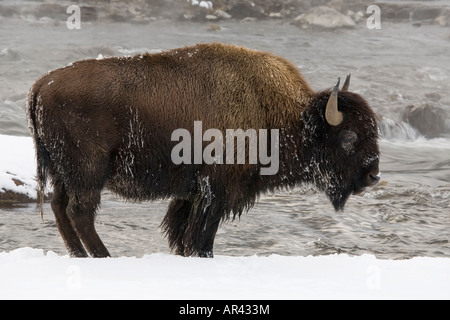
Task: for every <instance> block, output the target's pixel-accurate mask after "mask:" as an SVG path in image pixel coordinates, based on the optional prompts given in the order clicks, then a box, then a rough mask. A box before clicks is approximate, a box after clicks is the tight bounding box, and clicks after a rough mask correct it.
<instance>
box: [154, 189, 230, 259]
mask: <svg viewBox="0 0 450 320" xmlns="http://www.w3.org/2000/svg"><path fill="white" fill-rule="evenodd" d="M222 216H223V206H221V205H220V204H219V203H214V202H211V199H210V198H208V197H207V196H205V195H204V194H200V195H196V196H194V197H192V198H191V199H189V200H180V199H175V200H173V201H172V202H171V203H170V205H169V209H168V211H167V214H166V216H165V217H164V220H163V222H162V225H161V226H162V228H163V231H164V232H165V234H166V236H167V237H168V240H169V245H170V247H171V249H172V250H175V253H176V254H179V255H182V256H186V257H187V256H196V257H202V258H212V257H213V256H214V255H213V246H214V239H215V237H216V233H217V229H218V228H219V224H220V220H221V219H222Z"/></svg>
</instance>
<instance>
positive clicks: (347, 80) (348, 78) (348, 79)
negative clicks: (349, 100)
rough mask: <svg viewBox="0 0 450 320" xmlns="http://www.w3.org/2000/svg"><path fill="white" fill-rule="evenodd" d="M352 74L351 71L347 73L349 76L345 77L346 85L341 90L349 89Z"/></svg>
mask: <svg viewBox="0 0 450 320" xmlns="http://www.w3.org/2000/svg"><path fill="white" fill-rule="evenodd" d="M351 76H352V74H351V73H349V74H348V75H347V78H345V82H344V85H343V86H342V90H341V91H348V87H349V86H350V77H351Z"/></svg>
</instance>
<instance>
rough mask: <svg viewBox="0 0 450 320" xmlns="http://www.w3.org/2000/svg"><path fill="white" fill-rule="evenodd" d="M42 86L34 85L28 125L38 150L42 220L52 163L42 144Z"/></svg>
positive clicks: (38, 193)
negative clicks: (50, 164)
mask: <svg viewBox="0 0 450 320" xmlns="http://www.w3.org/2000/svg"><path fill="white" fill-rule="evenodd" d="M39 88H40V86H37V85H34V86H33V87H32V88H31V90H30V92H29V94H28V100H27V116H28V123H29V127H30V130H31V134H32V136H33V140H34V146H35V149H36V162H37V167H36V168H37V182H38V188H37V197H38V200H39V208H40V212H41V219H43V216H44V197H45V187H46V185H47V177H48V168H49V163H50V154H49V152H48V151H47V149H46V148H45V146H44V143H43V142H42V139H41V135H40V133H42V129H41V127H42V126H41V123H39V122H40V121H42V112H43V110H42V105H40V103H39V101H40V99H39V98H38V95H37V93H38V92H39Z"/></svg>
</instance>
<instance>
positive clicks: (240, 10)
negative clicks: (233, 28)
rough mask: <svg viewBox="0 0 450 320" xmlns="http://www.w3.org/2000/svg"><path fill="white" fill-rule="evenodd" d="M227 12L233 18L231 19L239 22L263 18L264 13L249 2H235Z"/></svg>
mask: <svg viewBox="0 0 450 320" xmlns="http://www.w3.org/2000/svg"><path fill="white" fill-rule="evenodd" d="M228 12H229V13H230V14H231V15H232V16H233V18H236V19H240V20H241V19H244V18H247V17H251V18H263V17H264V11H263V10H262V9H261V8H260V7H259V6H257V5H255V4H254V3H253V2H250V1H242V2H237V3H235V4H233V5H232V6H231V8H230V10H229V11H228Z"/></svg>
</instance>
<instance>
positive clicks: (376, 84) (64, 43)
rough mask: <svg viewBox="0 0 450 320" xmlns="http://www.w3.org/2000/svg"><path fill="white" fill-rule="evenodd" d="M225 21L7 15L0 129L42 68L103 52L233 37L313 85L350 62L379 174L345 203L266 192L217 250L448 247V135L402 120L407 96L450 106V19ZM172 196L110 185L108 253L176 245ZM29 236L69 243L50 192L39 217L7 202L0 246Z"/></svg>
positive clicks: (437, 252) (18, 112)
mask: <svg viewBox="0 0 450 320" xmlns="http://www.w3.org/2000/svg"><path fill="white" fill-rule="evenodd" d="M446 3H448V2H446ZM218 24H219V25H220V27H221V30H218V31H209V30H208V28H207V27H208V25H205V24H196V23H172V22H167V21H162V22H161V21H159V22H152V23H150V24H147V25H132V24H126V23H106V22H86V23H83V24H82V27H81V30H68V29H67V27H66V25H65V23H58V22H55V21H53V20H50V19H41V20H40V21H36V20H35V19H27V18H26V17H25V18H21V19H13V18H9V19H5V18H0V134H9V135H29V130H28V126H27V122H26V116H25V98H26V95H27V92H28V89H29V87H31V85H32V84H33V82H34V81H35V80H36V79H37V78H38V77H39V76H41V75H42V74H44V73H45V72H47V71H49V70H52V69H55V68H58V67H61V66H64V65H67V64H69V63H70V62H72V61H75V60H79V59H86V58H96V57H97V56H98V55H99V54H102V55H103V56H112V55H114V56H116V55H129V54H135V53H142V52H145V51H155V50H164V49H169V48H175V47H181V46H185V45H191V44H195V43H200V42H226V43H233V44H238V45H243V46H246V47H250V48H253V49H259V50H265V51H270V52H273V53H275V54H278V55H281V56H284V57H286V58H287V59H289V60H291V61H293V62H294V63H295V64H296V65H297V66H298V67H299V68H300V69H301V71H302V73H303V75H304V76H305V78H306V79H307V80H308V81H309V83H310V84H311V86H312V87H313V88H315V89H317V90H319V89H325V88H329V87H331V86H332V85H333V84H334V83H335V81H336V78H337V77H344V76H345V75H346V74H347V73H349V72H351V73H352V84H351V87H350V89H351V90H352V91H355V92H357V93H359V94H361V95H363V96H364V97H365V98H366V99H367V100H368V101H369V103H370V104H371V105H372V107H373V109H374V110H375V112H376V113H377V114H378V115H379V116H380V118H382V121H381V123H380V129H381V133H382V134H383V138H382V139H381V141H380V145H381V151H382V155H381V172H382V181H381V182H380V183H379V185H378V186H376V187H375V188H372V189H370V190H367V191H366V192H365V193H363V194H362V195H359V196H352V197H351V198H350V199H349V201H348V202H347V205H346V208H345V210H344V211H343V212H335V211H334V210H333V209H332V207H331V204H330V203H329V201H328V200H327V199H326V198H325V196H324V195H322V194H320V193H317V192H316V191H315V190H314V189H312V188H310V187H308V186H304V187H301V188H297V189H295V190H291V191H284V192H280V193H276V194H273V195H266V196H263V197H261V198H260V199H259V201H258V203H257V205H256V206H255V207H254V208H253V209H252V210H250V211H249V213H248V214H244V215H242V217H241V218H240V219H236V220H235V221H228V222H225V223H224V224H223V225H222V226H221V228H220V229H219V232H218V235H217V238H216V243H215V254H219V255H253V254H259V255H269V254H281V255H319V254H331V253H348V254H355V255H360V254H364V253H371V254H375V255H376V256H377V257H380V258H389V259H400V258H410V257H414V256H431V257H438V256H450V244H449V239H450V138H449V137H448V136H447V137H446V136H443V137H441V138H436V139H425V138H424V137H422V136H421V135H420V134H419V133H418V132H417V131H415V130H414V129H413V128H411V127H410V126H409V125H407V124H406V123H404V122H402V121H401V114H402V112H403V110H404V108H405V107H406V106H408V105H420V104H423V103H426V102H429V99H433V103H434V104H436V105H438V106H439V107H441V108H444V109H449V108H450V59H449V52H450V29H449V28H441V27H438V26H432V25H423V26H421V27H420V28H417V27H414V26H412V25H411V24H409V23H404V24H400V23H397V24H391V23H387V22H386V23H383V24H382V29H381V30H369V29H367V28H366V27H365V25H358V26H357V28H355V29H353V30H335V31H326V32H325V31H304V30H301V29H299V28H297V27H294V26H292V25H289V24H287V23H281V22H274V21H265V22H252V23H236V22H220V23H218ZM448 122H449V121H447V123H448ZM1 152H7V150H0V153H1ZM167 205H168V202H167V201H156V202H148V203H141V204H136V203H129V202H124V201H122V200H120V199H118V198H116V197H115V196H114V195H113V194H111V193H108V192H105V193H104V195H103V201H102V208H101V209H100V211H99V213H98V218H97V229H98V232H99V234H100V236H101V237H102V239H103V240H104V242H105V244H106V246H107V247H108V248H109V249H110V252H111V254H113V255H114V256H141V255H143V254H148V253H153V252H169V248H168V245H167V242H166V240H165V239H164V238H163V236H162V234H161V232H160V230H159V228H158V227H159V224H160V222H161V221H162V218H163V216H164V213H165V211H166V209H167ZM25 246H30V247H35V248H43V249H45V250H53V251H55V252H57V253H60V254H65V252H66V251H65V248H64V245H63V243H62V240H61V238H60V237H59V234H58V231H57V229H56V225H55V222H54V218H53V214H52V213H51V209H50V205H49V204H48V203H46V204H45V215H44V222H42V221H41V218H40V216H39V212H38V209H37V208H36V205H34V204H31V205H23V206H16V207H12V208H3V209H0V251H5V250H12V249H16V248H20V247H25Z"/></svg>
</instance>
